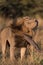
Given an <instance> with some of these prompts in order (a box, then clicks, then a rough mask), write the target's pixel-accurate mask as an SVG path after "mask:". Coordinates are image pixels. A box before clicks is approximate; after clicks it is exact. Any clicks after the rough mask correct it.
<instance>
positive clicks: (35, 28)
mask: <svg viewBox="0 0 43 65" xmlns="http://www.w3.org/2000/svg"><path fill="white" fill-rule="evenodd" d="M35 22H36V23H37V24H36V26H35V27H34V28H33V30H37V27H38V20H35Z"/></svg>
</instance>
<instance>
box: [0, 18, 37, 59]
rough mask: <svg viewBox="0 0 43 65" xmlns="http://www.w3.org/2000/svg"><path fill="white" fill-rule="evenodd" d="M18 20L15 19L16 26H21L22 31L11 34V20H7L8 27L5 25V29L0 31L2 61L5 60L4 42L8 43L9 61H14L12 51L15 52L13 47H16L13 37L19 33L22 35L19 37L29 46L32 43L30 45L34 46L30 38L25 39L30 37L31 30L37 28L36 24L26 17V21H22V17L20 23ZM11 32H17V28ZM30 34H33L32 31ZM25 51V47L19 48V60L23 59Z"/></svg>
mask: <svg viewBox="0 0 43 65" xmlns="http://www.w3.org/2000/svg"><path fill="white" fill-rule="evenodd" d="M18 19H19V18H17V21H16V26H19V25H21V24H22V26H21V28H22V29H21V30H18V31H19V32H16V31H15V32H14V33H13V32H12V28H11V26H10V25H11V24H12V19H11V20H10V19H9V20H8V21H9V22H8V25H7V24H6V27H5V28H3V29H2V31H1V33H0V36H1V45H2V56H3V59H5V51H6V42H7V41H8V42H9V44H10V59H11V60H14V50H15V47H17V46H15V45H16V42H15V35H19V33H20V34H21V33H22V34H21V35H22V36H23V38H24V39H25V40H27V41H28V42H29V43H30V44H31V43H32V45H34V46H36V45H35V43H34V42H33V40H32V39H31V38H30V37H28V38H27V35H30V32H31V30H32V29H33V28H34V27H37V22H36V21H35V20H33V19H32V20H29V19H28V18H27V17H25V19H26V20H25V19H24V17H23V18H21V20H22V21H21V20H20V22H18ZM6 21H7V20H6ZM21 22H22V23H21ZM29 22H30V23H29ZM19 23H21V24H19ZM31 23H32V24H31ZM18 24H19V25H18ZM29 24H30V25H31V26H30V28H29ZM32 27H33V28H32ZM25 28H26V30H27V31H26V30H25ZM30 29H31V30H30ZM13 30H17V28H14V29H13ZM16 33H17V34H16ZM32 33H33V30H32ZM17 45H18V44H17ZM26 45H27V44H26ZM36 47H37V46H36ZM25 50H26V47H21V60H22V59H23V57H24V54H25Z"/></svg>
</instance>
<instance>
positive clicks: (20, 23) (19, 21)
mask: <svg viewBox="0 0 43 65" xmlns="http://www.w3.org/2000/svg"><path fill="white" fill-rule="evenodd" d="M22 24H23V18H21V17H19V18H17V22H16V26H19V25H22Z"/></svg>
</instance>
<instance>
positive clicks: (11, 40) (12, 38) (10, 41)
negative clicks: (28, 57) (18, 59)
mask: <svg viewBox="0 0 43 65" xmlns="http://www.w3.org/2000/svg"><path fill="white" fill-rule="evenodd" d="M8 41H9V44H10V60H11V61H13V60H14V50H15V39H14V37H10V38H9V39H8Z"/></svg>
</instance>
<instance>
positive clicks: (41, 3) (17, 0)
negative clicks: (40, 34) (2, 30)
mask: <svg viewBox="0 0 43 65" xmlns="http://www.w3.org/2000/svg"><path fill="white" fill-rule="evenodd" d="M2 10H3V11H4V12H5V11H7V15H8V14H10V16H11V15H12V16H15V15H17V16H25V15H29V16H33V15H34V16H35V15H36V14H39V15H41V16H42V17H43V0H0V13H3V11H2ZM14 11H15V12H14ZM9 12H10V13H9Z"/></svg>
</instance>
